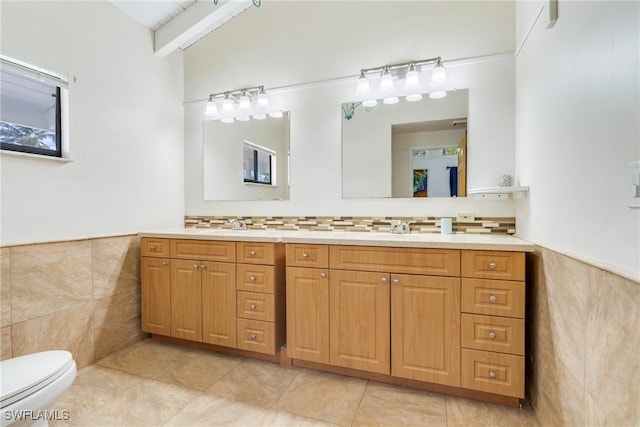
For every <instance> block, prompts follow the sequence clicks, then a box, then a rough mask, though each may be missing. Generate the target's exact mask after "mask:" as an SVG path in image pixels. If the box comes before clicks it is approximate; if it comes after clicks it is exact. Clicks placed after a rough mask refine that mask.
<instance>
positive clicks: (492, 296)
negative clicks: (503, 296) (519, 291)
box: [489, 295, 498, 302]
mask: <svg viewBox="0 0 640 427" xmlns="http://www.w3.org/2000/svg"><path fill="white" fill-rule="evenodd" d="M496 301H498V298H496V296H495V295H491V296H490V297H489V302H496Z"/></svg>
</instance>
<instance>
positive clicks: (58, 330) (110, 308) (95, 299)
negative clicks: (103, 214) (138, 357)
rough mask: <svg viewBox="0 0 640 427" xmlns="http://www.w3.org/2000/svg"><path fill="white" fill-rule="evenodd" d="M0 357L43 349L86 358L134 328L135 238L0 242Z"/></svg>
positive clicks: (128, 337)
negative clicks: (19, 243)
mask: <svg viewBox="0 0 640 427" xmlns="http://www.w3.org/2000/svg"><path fill="white" fill-rule="evenodd" d="M0 258H1V262H2V263H1V266H0V268H1V270H0V271H1V276H2V277H1V280H2V281H1V285H0V291H1V293H0V331H1V341H0V348H1V354H0V357H1V358H2V359H7V358H10V357H16V356H21V355H24V354H29V353H34V352H38V351H44V350H54V349H63V350H69V351H70V352H71V353H73V356H74V359H75V361H76V363H77V365H78V368H82V367H85V366H88V365H91V364H92V363H94V362H95V361H97V360H100V359H102V358H104V357H106V356H108V355H110V354H112V353H114V352H116V351H118V350H120V349H122V348H124V347H127V346H129V345H131V344H133V343H135V342H137V341H139V340H141V339H143V338H145V337H146V336H147V335H146V334H144V333H143V332H142V331H141V330H140V239H139V238H138V237H137V236H123V237H109V238H100V239H88V240H77V241H70V242H60V243H45V244H34V245H25V246H12V247H4V248H2V249H1V253H0Z"/></svg>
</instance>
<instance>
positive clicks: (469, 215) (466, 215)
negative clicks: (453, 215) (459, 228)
mask: <svg viewBox="0 0 640 427" xmlns="http://www.w3.org/2000/svg"><path fill="white" fill-rule="evenodd" d="M475 219H476V216H475V215H474V214H473V212H458V218H457V221H458V222H469V221H473V220H475Z"/></svg>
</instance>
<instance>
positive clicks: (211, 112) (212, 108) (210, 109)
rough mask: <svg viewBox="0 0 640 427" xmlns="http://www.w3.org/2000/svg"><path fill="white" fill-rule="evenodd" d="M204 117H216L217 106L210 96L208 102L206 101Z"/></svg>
mask: <svg viewBox="0 0 640 427" xmlns="http://www.w3.org/2000/svg"><path fill="white" fill-rule="evenodd" d="M204 115H205V116H208V117H215V116H217V115H218V106H217V105H216V103H215V101H214V100H213V97H211V96H210V97H209V101H207V108H205V110H204Z"/></svg>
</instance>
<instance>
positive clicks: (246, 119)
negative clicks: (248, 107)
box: [236, 116, 249, 122]
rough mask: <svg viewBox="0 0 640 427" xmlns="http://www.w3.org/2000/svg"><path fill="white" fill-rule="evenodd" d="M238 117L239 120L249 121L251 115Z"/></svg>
mask: <svg viewBox="0 0 640 427" xmlns="http://www.w3.org/2000/svg"><path fill="white" fill-rule="evenodd" d="M236 119H237V120H238V121H239V122H248V121H249V116H238V117H236Z"/></svg>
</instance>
